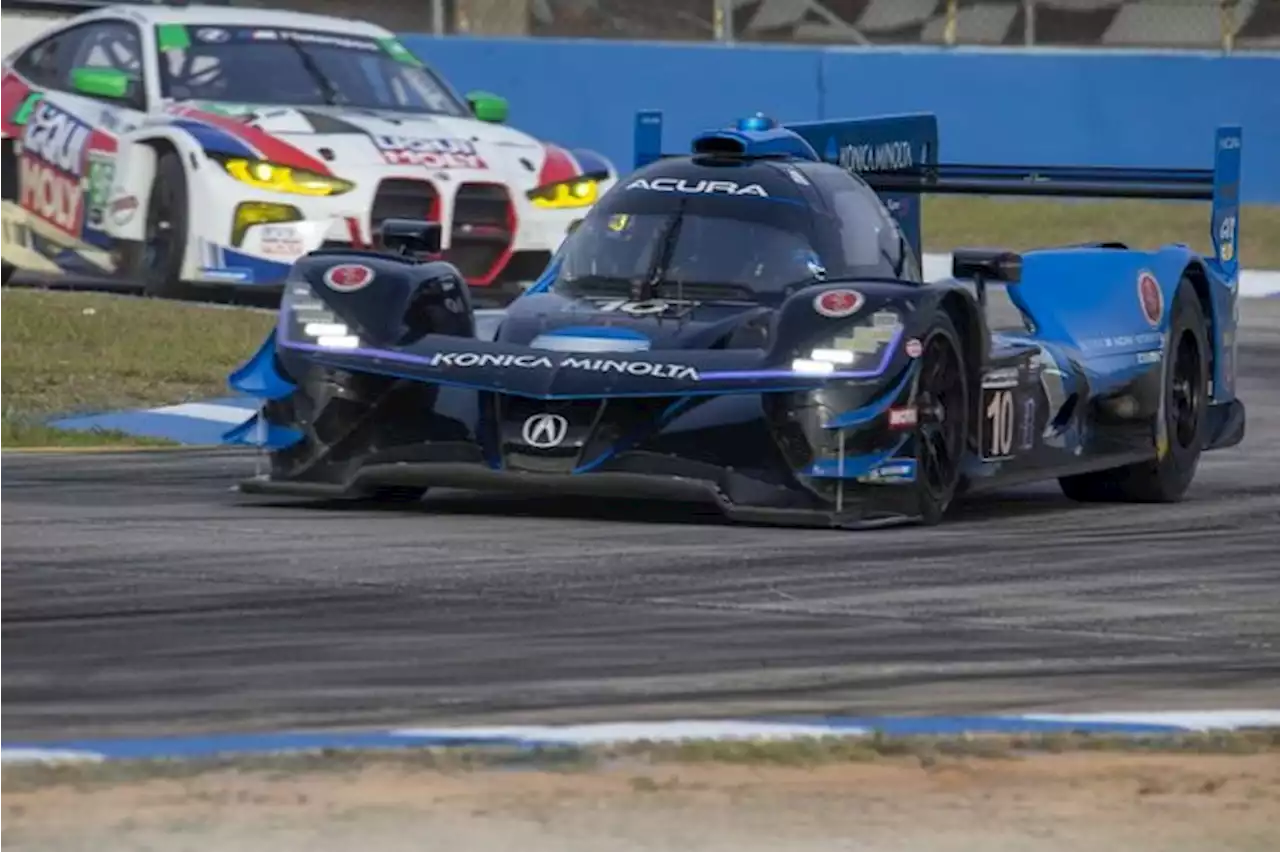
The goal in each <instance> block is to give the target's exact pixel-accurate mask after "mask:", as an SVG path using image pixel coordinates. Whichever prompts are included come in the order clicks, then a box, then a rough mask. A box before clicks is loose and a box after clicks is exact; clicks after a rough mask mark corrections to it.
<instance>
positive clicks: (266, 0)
mask: <svg viewBox="0 0 1280 852" xmlns="http://www.w3.org/2000/svg"><path fill="white" fill-rule="evenodd" d="M236 5H258V6H274V7H277V8H290V9H297V10H305V11H315V12H323V13H327V14H338V15H344V16H346V15H349V16H352V17H360V18H364V19H367V20H371V21H375V22H377V23H379V24H382V25H383V26H387V27H390V28H393V29H396V30H400V31H410V30H412V31H418V32H435V33H470V34H472V35H528V36H544V37H569V38H605V39H640V40H663V41H711V40H718V41H742V42H771V43H785V44H851V45H871V44H878V45H893V44H948V45H964V44H972V45H1040V46H1051V47H1159V48H1175V49H1187V48H1199V49H1212V50H1249V49H1265V48H1272V49H1274V48H1280V0H374V2H366V3H361V2H359V0H240V2H238V3H236Z"/></svg>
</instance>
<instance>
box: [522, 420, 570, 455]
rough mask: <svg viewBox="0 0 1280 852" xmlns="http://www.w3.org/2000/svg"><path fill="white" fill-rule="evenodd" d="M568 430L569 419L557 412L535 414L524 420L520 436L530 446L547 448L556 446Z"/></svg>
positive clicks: (541, 448)
mask: <svg viewBox="0 0 1280 852" xmlns="http://www.w3.org/2000/svg"><path fill="white" fill-rule="evenodd" d="M568 432H569V421H568V420H566V419H565V418H563V417H561V416H560V415H559V414H535V415H533V416H532V417H530V418H529V419H528V420H526V421H524V428H523V429H521V430H520V437H522V438H524V442H525V443H526V444H528V445H529V446H531V447H537V448H538V449H540V450H549V449H551V448H552V447H558V446H560V444H561V443H562V442H563V441H564V436H565V435H567V434H568Z"/></svg>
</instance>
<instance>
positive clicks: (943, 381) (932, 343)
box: [915, 313, 970, 524]
mask: <svg viewBox="0 0 1280 852" xmlns="http://www.w3.org/2000/svg"><path fill="white" fill-rule="evenodd" d="M919 370H920V372H919V374H918V375H917V377H916V393H915V399H916V408H917V409H918V411H919V426H918V427H917V431H916V494H917V497H918V500H919V511H920V520H921V522H922V523H925V524H936V523H938V522H939V521H941V520H942V518H943V516H944V515H945V514H946V512H947V509H948V508H949V507H950V506H951V501H952V500H953V499H954V498H955V494H956V490H957V488H958V487H959V484H960V472H961V461H962V459H963V458H964V452H965V442H966V441H968V439H969V408H970V406H969V369H968V367H967V366H966V364H965V360H964V347H963V346H962V345H961V343H960V335H959V333H958V332H957V331H956V327H955V323H954V322H952V320H951V318H950V317H949V316H947V314H945V313H939V314H938V316H937V317H935V318H934V320H933V322H932V323H931V324H930V326H929V331H928V332H927V333H926V334H925V336H924V338H923V340H922V343H921V353H920V367H919Z"/></svg>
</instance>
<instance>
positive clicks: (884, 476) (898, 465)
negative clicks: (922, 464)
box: [858, 459, 916, 483]
mask: <svg viewBox="0 0 1280 852" xmlns="http://www.w3.org/2000/svg"><path fill="white" fill-rule="evenodd" d="M915 480H916V462H915V460H914V459H895V460H893V461H890V462H887V463H885V464H882V465H880V466H879V467H877V468H875V469H874V470H872V471H871V472H870V473H868V474H867V475H866V476H860V477H858V481H859V482H864V483H875V482H915Z"/></svg>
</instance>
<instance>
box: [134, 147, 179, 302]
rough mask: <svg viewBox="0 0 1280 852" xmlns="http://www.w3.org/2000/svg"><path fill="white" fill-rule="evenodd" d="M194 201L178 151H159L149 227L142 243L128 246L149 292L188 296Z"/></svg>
mask: <svg viewBox="0 0 1280 852" xmlns="http://www.w3.org/2000/svg"><path fill="white" fill-rule="evenodd" d="M189 217H190V205H189V203H188V197H187V175H186V172H185V171H184V170H183V167H182V158H181V157H179V156H178V153H177V152H176V151H162V152H160V153H159V154H158V155H157V161H156V176H155V181H154V182H153V183H152V184H151V193H150V195H149V197H148V199H147V221H146V231H145V233H144V235H143V240H142V242H141V243H132V244H129V246H128V247H127V249H126V268H127V269H128V270H129V272H130V274H131V275H133V276H134V277H135V278H136V279H137V281H138V283H139V284H141V285H142V290H143V292H144V293H145V294H146V295H148V296H160V297H164V298H169V299H181V298H185V297H186V296H187V295H188V293H189V288H188V287H187V285H186V284H184V283H183V281H182V261H183V258H184V256H185V254H186V250H187V229H188V224H189Z"/></svg>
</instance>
